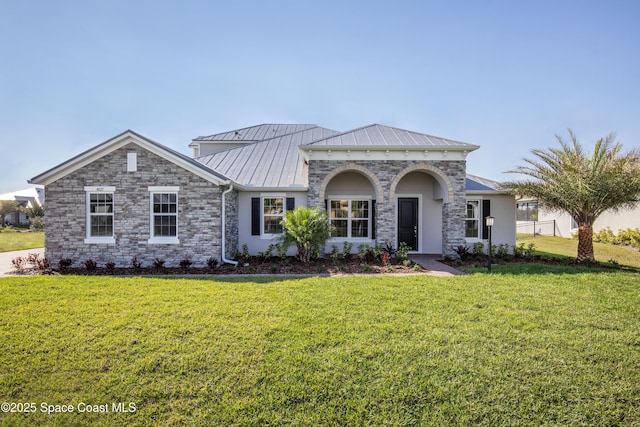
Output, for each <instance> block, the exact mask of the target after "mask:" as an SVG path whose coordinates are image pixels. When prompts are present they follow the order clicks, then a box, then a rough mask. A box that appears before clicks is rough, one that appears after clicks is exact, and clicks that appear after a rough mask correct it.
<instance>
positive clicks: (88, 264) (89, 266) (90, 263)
mask: <svg viewBox="0 0 640 427" xmlns="http://www.w3.org/2000/svg"><path fill="white" fill-rule="evenodd" d="M84 268H85V269H86V270H87V271H89V272H93V271H96V268H98V263H97V262H95V261H94V260H92V259H88V260H86V261H85V262H84Z"/></svg>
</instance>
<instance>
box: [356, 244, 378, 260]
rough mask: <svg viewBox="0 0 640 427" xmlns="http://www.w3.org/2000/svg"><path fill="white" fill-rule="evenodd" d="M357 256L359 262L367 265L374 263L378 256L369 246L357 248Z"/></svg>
mask: <svg viewBox="0 0 640 427" xmlns="http://www.w3.org/2000/svg"><path fill="white" fill-rule="evenodd" d="M358 256H359V257H360V260H361V261H363V262H365V263H367V264H372V263H374V262H375V260H376V258H377V257H378V254H377V253H376V250H375V248H372V247H371V246H369V245H360V246H358Z"/></svg>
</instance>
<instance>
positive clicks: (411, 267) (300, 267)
mask: <svg viewBox="0 0 640 427" xmlns="http://www.w3.org/2000/svg"><path fill="white" fill-rule="evenodd" d="M420 273H428V270H425V269H423V268H421V267H419V266H418V267H415V264H414V263H413V262H411V263H410V264H409V263H407V265H405V264H404V263H403V262H402V261H400V260H395V259H393V260H391V262H390V263H389V265H384V264H382V262H376V263H371V264H367V263H365V262H363V261H361V260H360V259H358V258H357V257H355V259H352V260H343V259H341V260H339V261H335V262H334V261H331V260H329V259H319V260H312V261H311V262H309V263H308V264H304V263H302V262H300V261H298V260H297V259H295V258H293V257H289V258H287V259H286V260H284V261H283V260H280V259H275V258H274V259H272V260H267V261H262V260H259V259H257V258H253V259H250V260H249V263H248V265H241V264H238V266H237V267H234V266H233V265H230V264H225V265H221V266H217V267H216V268H213V269H212V268H206V267H205V268H201V267H190V268H180V267H177V268H153V267H146V268H145V267H142V268H106V267H104V266H98V267H96V268H95V269H94V270H87V269H86V268H65V269H60V268H50V269H46V270H38V269H36V268H25V269H24V270H23V271H22V272H15V274H19V275H33V274H54V275H85V276H133V275H135V276H140V275H143V276H147V275H150V276H151V275H152V276H177V275H214V276H215V275H249V274H255V275H265V276H269V275H288V274H291V275H310V276H318V275H322V276H324V275H330V276H332V275H341V274H374V275H375V274H420Z"/></svg>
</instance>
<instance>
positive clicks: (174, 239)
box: [147, 186, 180, 245]
mask: <svg viewBox="0 0 640 427" xmlns="http://www.w3.org/2000/svg"><path fill="white" fill-rule="evenodd" d="M148 190H149V240H148V241H147V243H148V244H150V245H177V244H178V243H180V238H179V237H178V236H179V234H178V233H179V230H180V227H179V221H180V218H179V210H180V202H179V200H180V198H179V196H178V193H179V191H180V187H179V186H150V187H148ZM157 193H163V194H166V193H175V194H176V235H175V236H162V237H156V236H154V235H153V224H154V222H153V216H154V215H153V195H154V194H157Z"/></svg>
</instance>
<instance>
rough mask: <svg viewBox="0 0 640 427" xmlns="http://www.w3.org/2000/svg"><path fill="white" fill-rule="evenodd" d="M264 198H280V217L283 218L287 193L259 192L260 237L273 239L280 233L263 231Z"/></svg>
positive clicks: (280, 234)
mask: <svg viewBox="0 0 640 427" xmlns="http://www.w3.org/2000/svg"><path fill="white" fill-rule="evenodd" d="M264 199H282V219H284V217H285V215H286V213H287V195H286V193H260V238H261V239H265V240H268V239H273V238H275V237H280V236H282V235H283V234H284V230H283V232H282V233H265V232H264Z"/></svg>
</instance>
